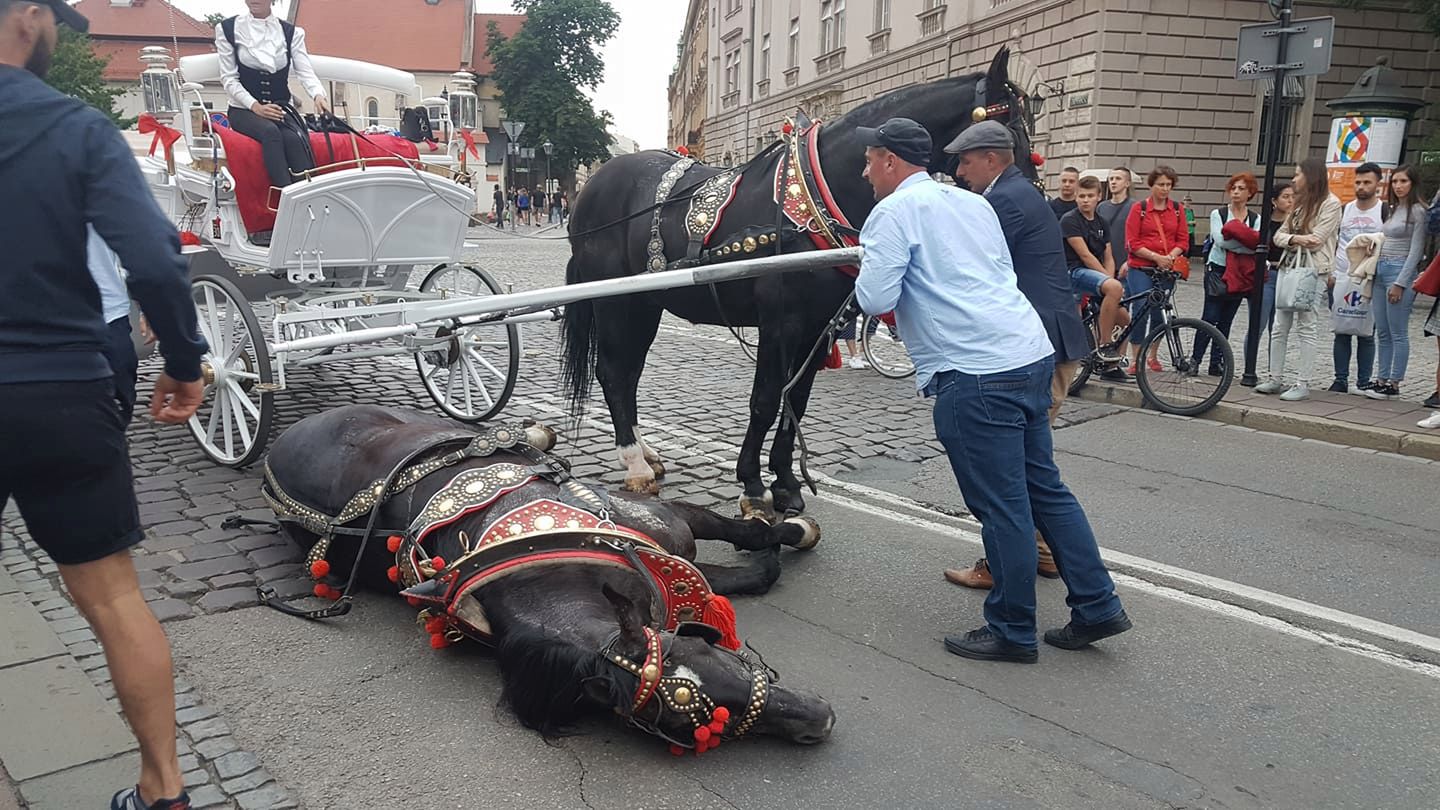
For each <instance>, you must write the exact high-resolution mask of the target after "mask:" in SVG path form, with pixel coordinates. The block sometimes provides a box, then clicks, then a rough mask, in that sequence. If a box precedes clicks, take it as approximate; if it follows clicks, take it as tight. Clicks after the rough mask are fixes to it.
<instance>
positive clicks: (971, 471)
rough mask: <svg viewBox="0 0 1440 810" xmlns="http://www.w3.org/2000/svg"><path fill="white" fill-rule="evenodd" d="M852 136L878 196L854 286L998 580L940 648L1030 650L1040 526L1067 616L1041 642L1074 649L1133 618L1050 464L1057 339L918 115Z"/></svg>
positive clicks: (1023, 654) (999, 655)
mask: <svg viewBox="0 0 1440 810" xmlns="http://www.w3.org/2000/svg"><path fill="white" fill-rule="evenodd" d="M858 133H859V136H860V140H861V143H863V144H865V146H866V147H867V148H866V150H865V177H866V178H867V179H868V180H869V181H870V184H871V186H873V187H874V189H875V198H876V200H878V203H877V204H876V206H875V208H874V210H873V211H871V213H870V215H869V217H868V218H867V219H866V220H865V225H864V228H863V229H862V230H861V232H860V244H861V245H862V246H863V247H864V248H865V257H864V259H863V261H862V263H861V266H860V277H859V279H858V280H857V281H856V284H855V292H856V295H857V297H858V299H859V302H860V306H861V308H862V309H864V310H865V312H867V313H869V314H871V315H878V314H881V313H884V312H889V311H892V310H893V311H894V312H895V320H896V323H897V324H898V326H899V328H900V336H901V338H902V339H903V340H904V342H905V346H906V348H908V349H909V351H910V356H911V359H912V360H913V361H914V363H915V378H916V386H917V387H918V388H919V389H920V391H921V392H922V393H924V394H925V395H926V396H933V397H935V407H934V415H935V434H936V437H937V438H939V439H940V442H941V444H943V445H944V446H945V452H946V453H947V454H948V455H949V457H950V466H951V469H952V470H953V471H954V473H955V479H956V481H958V482H959V484H960V493H961V495H962V496H963V497H964V498H965V504H966V506H967V507H968V508H969V509H970V512H971V513H972V514H973V515H975V517H976V518H977V519H978V520H979V521H980V523H981V526H982V528H981V538H982V540H983V542H984V545H985V555H986V558H987V559H988V560H990V571H991V575H992V576H993V577H994V582H995V584H994V587H993V588H991V589H990V592H989V594H988V595H987V596H986V598H985V620H986V625H985V626H984V627H981V628H979V629H977V630H972V631H970V632H969V633H964V634H960V635H952V636H946V637H945V648H946V649H947V650H949V651H950V652H952V653H954V654H956V655H960V656H964V657H966V658H973V659H977V660H983V661H1013V662H1019V663H1033V662H1035V661H1036V660H1038V657H1039V654H1038V649H1037V647H1038V645H1037V643H1036V638H1035V571H1036V560H1037V552H1036V548H1035V539H1034V538H1035V529H1036V527H1037V525H1038V527H1039V528H1040V530H1041V531H1042V532H1043V533H1044V534H1045V537H1046V538H1047V539H1049V541H1050V546H1051V550H1052V551H1053V552H1054V555H1055V561H1056V563H1057V565H1058V566H1059V568H1060V573H1061V576H1062V577H1063V578H1064V580H1065V583H1066V586H1067V588H1068V589H1069V591H1070V596H1069V598H1068V600H1067V601H1068V603H1069V604H1070V606H1071V621H1070V623H1069V624H1068V625H1066V626H1065V627H1063V628H1059V629H1055V630H1050V631H1047V632H1046V633H1045V641H1046V643H1048V644H1051V645H1053V646H1057V647H1061V648H1064V649H1078V648H1080V647H1084V646H1087V645H1089V644H1090V643H1091V642H1093V641H1097V640H1099V639H1101V638H1104V637H1106V636H1111V635H1114V634H1116V633H1120V632H1124V631H1125V630H1127V629H1129V627H1130V620H1129V619H1128V618H1127V617H1126V616H1125V611H1124V610H1123V609H1122V607H1121V605H1120V600H1119V598H1118V597H1117V596H1116V595H1115V583H1114V582H1113V581H1112V580H1111V579H1110V575H1109V573H1108V572H1106V570H1105V565H1104V563H1103V562H1101V560H1100V551H1099V548H1098V547H1097V546H1096V543H1095V535H1094V533H1093V532H1092V531H1091V529H1090V524H1089V521H1088V520H1087V519H1086V517H1085V512H1084V510H1082V509H1081V508H1080V503H1079V502H1078V501H1077V500H1076V499H1075V496H1074V495H1073V494H1072V493H1071V492H1070V490H1069V489H1068V488H1067V487H1066V486H1065V484H1064V483H1063V482H1062V481H1061V480H1060V470H1059V469H1058V468H1057V467H1056V466H1055V459H1054V446H1053V444H1052V438H1051V434H1050V422H1049V409H1050V399H1051V392H1050V385H1051V378H1052V376H1053V374H1054V371H1055V350H1054V347H1053V346H1052V344H1051V342H1050V338H1049V335H1048V334H1047V332H1046V331H1045V325H1044V323H1043V322H1042V321H1041V319H1040V316H1039V315H1038V314H1037V313H1036V312H1035V309H1034V307H1032V306H1031V305H1030V302H1029V300H1028V299H1027V298H1026V297H1025V295H1024V294H1023V293H1021V292H1020V289H1019V287H1018V286H1017V285H1016V280H1015V271H1014V268H1013V267H1012V265H1011V261H1010V251H1009V248H1008V246H1007V243H1006V241H1005V235H1004V233H1003V232H1002V231H1001V228H1000V220H999V218H998V217H997V216H996V214H995V211H994V209H993V208H991V207H990V204H989V203H988V202H987V201H986V200H985V198H983V197H981V196H980V195H978V194H972V193H970V192H968V191H961V190H960V189H957V188H952V187H948V186H943V185H941V184H939V183H937V182H935V181H934V180H932V179H931V178H930V177H929V176H928V175H926V174H925V166H926V165H927V164H928V163H929V162H930V156H931V154H932V152H933V149H932V145H931V141H930V135H929V133H928V132H926V130H925V128H924V127H922V126H920V125H919V124H917V123H916V122H914V121H911V120H910V119H907V118H892V119H890V120H889V121H886V122H885V123H884V124H882V125H881V126H879V127H876V128H870V127H860V128H859V129H858Z"/></svg>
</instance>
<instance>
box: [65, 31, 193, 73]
mask: <svg viewBox="0 0 1440 810" xmlns="http://www.w3.org/2000/svg"><path fill="white" fill-rule="evenodd" d="M146 45H163V46H165V49H166V50H167V51H168V50H170V48H171V47H173V44H172V43H171V42H170V37H169V35H166V36H165V37H164V38H163V39H161V38H159V37H150V38H148V39H95V40H91V42H90V49H91V50H92V51H94V52H95V55H96V56H99V57H101V58H102V59H103V58H106V57H108V58H109V59H110V63H109V64H107V65H106V66H105V73H104V76H105V81H107V82H135V81H139V80H140V71H142V70H144V69H145V66H144V65H142V64H140V49H141V48H143V47H145V46H146ZM214 52H215V46H214V45H213V44H211V43H209V42H195V41H193V40H192V41H189V42H187V41H185V40H183V39H182V40H180V55H181V56H193V55H195V54H204V53H214ZM171 56H172V58H173V56H174V54H173V53H172V54H171ZM172 67H173V65H172Z"/></svg>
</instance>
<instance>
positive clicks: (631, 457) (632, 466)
mask: <svg viewBox="0 0 1440 810" xmlns="http://www.w3.org/2000/svg"><path fill="white" fill-rule="evenodd" d="M620 466H622V467H624V468H625V481H626V483H629V482H631V481H653V480H655V471H654V470H652V469H650V462H648V461H646V460H645V447H644V446H643V445H641V444H640V443H639V442H636V443H634V444H627V445H625V446H624V447H621V448H620Z"/></svg>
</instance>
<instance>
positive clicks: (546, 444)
mask: <svg viewBox="0 0 1440 810" xmlns="http://www.w3.org/2000/svg"><path fill="white" fill-rule="evenodd" d="M559 439H560V436H559V434H557V433H556V432H555V430H554V429H553V428H550V427H548V426H546V425H541V424H538V423H537V424H534V425H528V426H526V428H525V442H526V443H527V444H529V445H531V446H532V447H534V448H535V449H536V450H539V451H540V452H542V453H544V452H548V451H550V450H552V449H554V448H555V445H556V443H558V441H559Z"/></svg>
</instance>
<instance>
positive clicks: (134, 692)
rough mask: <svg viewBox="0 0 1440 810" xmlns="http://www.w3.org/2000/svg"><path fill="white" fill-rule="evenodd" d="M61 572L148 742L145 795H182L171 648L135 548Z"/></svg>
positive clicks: (143, 743) (133, 724)
mask: <svg viewBox="0 0 1440 810" xmlns="http://www.w3.org/2000/svg"><path fill="white" fill-rule="evenodd" d="M59 570H60V576H61V578H62V579H64V580H65V587H66V588H68V589H69V591H70V594H71V595H72V596H73V597H74V598H75V604H76V606H77V607H78V608H79V609H80V612H81V613H82V614H84V616H85V618H86V620H87V621H89V622H90V626H91V627H92V628H93V629H94V630H95V635H96V636H98V637H99V638H100V645H101V646H102V647H104V648H105V662H106V663H107V664H108V665H109V666H110V677H111V679H112V680H113V681H114V683H115V693H116V695H118V696H119V698H120V707H121V709H122V710H123V711H124V712H125V719H126V720H128V721H129V722H130V728H131V729H132V730H133V731H134V732H135V737H136V739H137V740H138V741H139V743H140V781H139V782H138V785H139V787H140V795H141V798H142V799H143V800H144V801H145V802H147V803H149V802H154V801H155V800H157V799H162V798H172V797H175V796H179V795H180V794H181V793H182V792H183V791H184V789H185V785H184V782H183V780H182V779H181V778H180V762H179V760H178V759H176V756H175V675H174V672H173V671H172V669H171V664H170V643H169V641H168V640H167V639H166V638H165V631H164V630H162V629H161V628H160V622H158V621H156V620H155V614H153V613H151V612H150V607H149V605H146V604H145V599H144V597H143V596H142V595H141V593H140V582H139V581H138V580H137V579H136V576H135V565H134V563H133V562H132V561H131V559H130V552H129V550H126V551H121V552H118V553H116V554H112V555H110V556H109V557H104V558H102V559H99V560H96V561H95V562H91V563H85V564H83V565H61V566H59Z"/></svg>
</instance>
